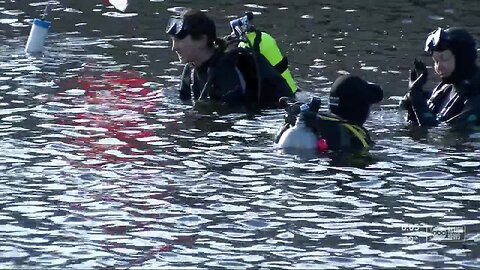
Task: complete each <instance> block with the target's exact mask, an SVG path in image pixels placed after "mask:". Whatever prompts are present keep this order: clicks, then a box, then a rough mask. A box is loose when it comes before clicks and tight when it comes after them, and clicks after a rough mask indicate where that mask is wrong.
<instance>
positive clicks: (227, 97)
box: [180, 48, 294, 108]
mask: <svg viewBox="0 0 480 270" xmlns="http://www.w3.org/2000/svg"><path fill="white" fill-rule="evenodd" d="M192 94H193V97H194V98H195V100H197V99H205V98H210V99H212V100H215V101H220V102H225V103H227V104H228V105H229V106H231V107H237V106H245V107H246V108H271V107H273V108H275V107H278V100H279V98H280V97H290V98H293V97H294V94H293V93H292V92H291V90H290V88H289V86H288V84H287V83H286V81H285V80H284V79H283V78H282V77H281V75H280V74H279V73H278V72H277V71H276V70H275V69H274V68H273V67H272V66H271V65H270V64H269V63H268V61H267V60H266V59H265V57H263V56H261V55H254V53H253V51H252V50H251V49H244V48H236V49H234V50H231V51H228V52H220V51H217V52H216V53H215V54H214V55H213V56H212V57H211V58H210V59H209V60H208V61H206V62H205V63H203V64H202V65H201V66H200V67H193V65H192V64H186V65H185V68H184V70H183V75H182V83H181V86H180V98H181V99H183V100H185V99H190V98H191V97H192Z"/></svg>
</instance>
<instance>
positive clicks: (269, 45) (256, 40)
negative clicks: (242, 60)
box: [238, 30, 298, 93]
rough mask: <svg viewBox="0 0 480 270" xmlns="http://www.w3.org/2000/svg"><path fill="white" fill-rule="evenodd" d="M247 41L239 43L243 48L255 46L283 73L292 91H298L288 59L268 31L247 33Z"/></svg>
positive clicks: (254, 47) (255, 48)
mask: <svg viewBox="0 0 480 270" xmlns="http://www.w3.org/2000/svg"><path fill="white" fill-rule="evenodd" d="M246 38H247V40H246V41H242V42H240V43H239V44H238V46H239V47H241V48H253V49H254V50H256V51H257V52H259V53H260V54H262V55H263V56H264V57H265V58H266V59H267V60H268V62H270V64H271V65H272V66H273V67H274V68H275V69H276V70H277V71H278V72H279V73H280V74H281V75H282V77H283V79H284V80H285V81H286V82H287V84H288V86H289V87H290V90H291V91H292V93H295V92H297V90H298V87H297V84H296V83H295V80H294V79H293V77H292V74H291V72H290V69H289V68H288V60H287V58H286V57H284V56H283V55H282V53H281V52H280V49H279V48H278V45H277V42H276V41H275V39H274V38H273V37H272V36H271V35H270V34H268V33H266V32H261V31H258V30H253V31H250V32H248V33H247V34H246Z"/></svg>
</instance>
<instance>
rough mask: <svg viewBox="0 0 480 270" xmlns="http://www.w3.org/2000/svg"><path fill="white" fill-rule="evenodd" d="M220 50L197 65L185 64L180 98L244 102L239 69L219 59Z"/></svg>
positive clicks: (240, 103)
mask: <svg viewBox="0 0 480 270" xmlns="http://www.w3.org/2000/svg"><path fill="white" fill-rule="evenodd" d="M222 57H223V53H222V52H218V51H217V52H215V54H214V55H213V56H212V57H211V58H210V59H209V60H207V61H206V62H204V63H203V64H202V65H200V66H199V67H194V66H193V64H191V63H188V64H186V65H185V67H184V69H183V73H182V83H181V85H180V99H182V100H188V99H191V97H192V94H193V97H194V99H195V100H198V99H206V98H210V99H212V100H214V101H219V102H225V103H227V104H228V105H230V106H241V105H243V103H244V92H245V88H244V87H243V88H242V83H241V77H240V75H239V71H238V70H237V69H236V67H235V65H234V64H233V63H228V62H225V61H220V59H221V58H222Z"/></svg>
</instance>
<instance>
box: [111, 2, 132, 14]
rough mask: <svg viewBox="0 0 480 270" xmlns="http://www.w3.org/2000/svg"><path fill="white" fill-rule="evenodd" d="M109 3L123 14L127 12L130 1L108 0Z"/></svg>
mask: <svg viewBox="0 0 480 270" xmlns="http://www.w3.org/2000/svg"><path fill="white" fill-rule="evenodd" d="M108 2H109V3H110V4H111V5H112V6H114V7H115V8H116V9H118V10H120V11H121V12H125V10H127V7H128V0H108Z"/></svg>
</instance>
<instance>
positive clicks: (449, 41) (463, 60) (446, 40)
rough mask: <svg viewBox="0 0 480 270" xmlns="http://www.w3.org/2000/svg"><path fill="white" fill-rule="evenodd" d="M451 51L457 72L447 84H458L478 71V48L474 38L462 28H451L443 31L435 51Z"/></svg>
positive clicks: (446, 80) (450, 77) (447, 79)
mask: <svg viewBox="0 0 480 270" xmlns="http://www.w3.org/2000/svg"><path fill="white" fill-rule="evenodd" d="M444 50H450V51H451V52H452V54H453V55H454V56H455V70H454V71H453V73H452V75H450V76H449V77H448V78H444V79H443V81H444V82H445V83H457V82H460V81H462V80H464V79H466V78H470V77H471V76H472V75H473V74H474V73H475V72H476V69H477V65H476V59H477V48H476V43H475V40H474V39H473V37H472V36H471V35H470V34H469V33H468V32H467V31H466V30H465V29H462V28H458V27H451V28H448V29H446V30H444V31H443V33H442V35H441V37H440V41H439V43H438V45H437V46H436V47H435V48H434V49H433V51H444Z"/></svg>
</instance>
